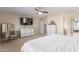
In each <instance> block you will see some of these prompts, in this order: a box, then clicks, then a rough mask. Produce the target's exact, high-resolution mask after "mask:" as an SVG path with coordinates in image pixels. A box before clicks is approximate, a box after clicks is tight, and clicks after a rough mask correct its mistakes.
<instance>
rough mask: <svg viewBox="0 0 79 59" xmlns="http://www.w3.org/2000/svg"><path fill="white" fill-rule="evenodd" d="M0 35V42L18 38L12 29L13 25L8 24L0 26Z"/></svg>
mask: <svg viewBox="0 0 79 59" xmlns="http://www.w3.org/2000/svg"><path fill="white" fill-rule="evenodd" d="M0 33H1V42H2V41H7V40H11V39H15V38H17V37H18V34H17V32H16V31H15V29H14V25H13V24H9V23H8V24H1V25H0Z"/></svg>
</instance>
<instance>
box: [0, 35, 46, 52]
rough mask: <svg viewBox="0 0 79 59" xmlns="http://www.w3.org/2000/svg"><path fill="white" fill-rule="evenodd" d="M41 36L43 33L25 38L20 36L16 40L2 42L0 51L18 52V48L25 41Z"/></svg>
mask: <svg viewBox="0 0 79 59" xmlns="http://www.w3.org/2000/svg"><path fill="white" fill-rule="evenodd" d="M42 36H45V35H34V36H29V37H26V38H20V39H16V40H9V41H8V42H3V43H2V44H0V52H20V49H21V47H22V45H23V44H24V43H25V42H27V41H29V40H33V39H35V38H39V37H42Z"/></svg>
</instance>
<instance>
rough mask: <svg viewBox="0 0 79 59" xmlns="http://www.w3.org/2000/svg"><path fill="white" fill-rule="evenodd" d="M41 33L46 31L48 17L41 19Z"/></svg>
mask: <svg viewBox="0 0 79 59" xmlns="http://www.w3.org/2000/svg"><path fill="white" fill-rule="evenodd" d="M40 33H41V34H44V33H46V19H41V20H40Z"/></svg>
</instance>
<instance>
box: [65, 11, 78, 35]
mask: <svg viewBox="0 0 79 59" xmlns="http://www.w3.org/2000/svg"><path fill="white" fill-rule="evenodd" d="M72 19H74V20H76V19H79V12H75V11H74V12H69V13H67V14H65V15H64V29H65V30H66V33H67V35H71V30H72V29H71V20H72Z"/></svg>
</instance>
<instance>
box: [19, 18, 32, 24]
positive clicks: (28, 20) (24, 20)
mask: <svg viewBox="0 0 79 59" xmlns="http://www.w3.org/2000/svg"><path fill="white" fill-rule="evenodd" d="M20 25H33V18H27V17H21V18H20Z"/></svg>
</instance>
